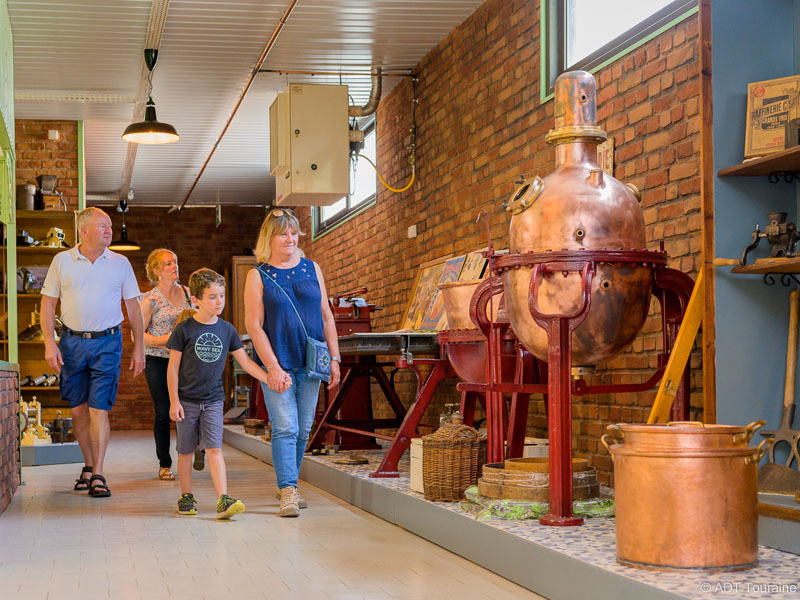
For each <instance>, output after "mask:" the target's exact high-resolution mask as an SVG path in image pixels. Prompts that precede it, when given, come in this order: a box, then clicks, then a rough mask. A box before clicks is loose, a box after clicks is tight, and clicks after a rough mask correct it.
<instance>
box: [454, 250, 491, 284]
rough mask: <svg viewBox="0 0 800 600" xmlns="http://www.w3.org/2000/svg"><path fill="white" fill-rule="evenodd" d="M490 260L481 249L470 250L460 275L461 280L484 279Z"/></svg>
mask: <svg viewBox="0 0 800 600" xmlns="http://www.w3.org/2000/svg"><path fill="white" fill-rule="evenodd" d="M487 262H488V261H487V260H486V259H485V258H484V257H483V255H482V254H481V251H480V250H477V251H476V252H470V253H469V254H467V256H466V258H465V259H464V266H463V267H462V269H461V273H460V274H459V276H458V280H459V281H474V280H476V279H483V272H484V270H486V263H487Z"/></svg>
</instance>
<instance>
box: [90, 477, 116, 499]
mask: <svg viewBox="0 0 800 600" xmlns="http://www.w3.org/2000/svg"><path fill="white" fill-rule="evenodd" d="M95 481H98V482H100V483H95ZM89 495H90V496H91V497H92V498H108V497H109V496H110V495H111V490H110V489H108V484H107V483H106V478H105V477H103V476H102V475H92V478H91V479H90V480H89Z"/></svg>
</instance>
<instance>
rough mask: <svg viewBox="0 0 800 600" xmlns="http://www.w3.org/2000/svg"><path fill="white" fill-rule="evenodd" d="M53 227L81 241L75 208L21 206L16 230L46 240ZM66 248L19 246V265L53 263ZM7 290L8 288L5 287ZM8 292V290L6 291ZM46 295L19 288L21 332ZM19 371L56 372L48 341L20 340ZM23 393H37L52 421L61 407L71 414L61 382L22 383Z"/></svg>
mask: <svg viewBox="0 0 800 600" xmlns="http://www.w3.org/2000/svg"><path fill="white" fill-rule="evenodd" d="M51 227H58V228H59V229H61V230H62V231H63V232H64V236H65V239H64V241H65V242H66V243H67V244H69V246H70V247H74V246H75V244H76V242H77V228H76V223H75V212H74V211H66V212H65V211H56V210H18V211H17V218H16V234H15V235H19V233H20V232H21V231H23V230H24V231H27V232H28V234H30V235H31V236H32V237H33V239H34V240H36V241H39V240H44V239H45V237H46V236H47V232H48V231H49V230H50V228H51ZM63 250H65V248H48V247H43V246H18V247H17V248H16V252H17V268H18V269H19V268H20V267H44V268H46V267H49V266H50V263H51V262H52V260H53V257H54V256H55V255H56V254H58V253H59V252H62V251H63ZM6 282H7V285H9V286H11V285H13V286H16V282H17V277H16V273H10V274H9V276H8V277H7V278H6ZM4 292H5V293H6V294H7V293H8V290H4ZM4 295H5V294H4ZM41 300H42V296H41V294H39V293H27V294H26V293H22V292H17V314H18V318H17V322H18V333H21V332H22V331H24V330H25V329H26V328H27V327H28V326H29V325H30V324H31V314H32V313H33V312H34V310H36V309H40V308H41ZM59 312H60V305H57V306H56V314H59ZM2 343H3V346H4V348H3V354H4V356H6V357H7V356H8V341H7V340H3V342H2ZM18 344H19V361H18V362H19V373H20V380H23V379H24V378H25V377H26V376H27V375H31V376H33V377H37V376H39V375H42V374H43V373H49V374H52V369H51V368H50V367H49V366H48V364H47V361H45V359H44V341H42V340H41V339H38V340H29V341H24V340H19V342H18ZM20 394H21V396H22V397H23V398H25V399H27V400H30V399H31V398H32V397H33V396H36V398H37V400H38V401H39V402H41V404H42V420H43V421H44V422H47V421H51V420H52V419H53V418H55V416H56V413H57V411H58V410H61V413H62V416H63V417H68V416H69V408H68V407H67V403H66V402H64V401H63V400H62V399H61V395H60V392H59V387H58V385H55V386H50V387H43V386H36V387H32V386H22V387H21V388H20Z"/></svg>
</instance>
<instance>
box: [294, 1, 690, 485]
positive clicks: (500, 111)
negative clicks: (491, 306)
mask: <svg viewBox="0 0 800 600" xmlns="http://www.w3.org/2000/svg"><path fill="white" fill-rule="evenodd" d="M539 34H540V32H539V14H538V3H535V2H530V1H528V0H514V1H502V0H489V1H488V2H486V3H485V4H484V5H483V6H481V7H480V8H479V9H478V10H477V11H476V12H475V13H474V14H473V15H471V16H470V17H469V18H468V19H467V20H466V21H465V22H464V23H462V24H461V25H460V26H459V27H458V28H457V29H456V30H454V31H453V32H452V33H451V35H450V36H449V37H448V38H447V39H446V40H444V41H442V43H440V44H439V46H438V47H437V48H434V49H433V50H432V51H431V52H430V53H429V54H428V55H427V56H426V57H425V58H424V59H423V60H422V62H421V63H420V64H419V65H418V66H417V68H416V69H415V72H416V73H417V74H418V75H419V84H418V98H419V104H418V106H417V126H418V130H417V140H416V142H417V147H418V152H417V181H416V182H415V183H414V185H413V186H412V188H411V189H410V190H408V191H406V192H403V193H401V194H394V193H390V192H388V191H387V190H385V189H383V188H382V187H381V186H380V185H379V191H378V203H377V206H375V207H374V208H372V209H370V210H368V211H366V212H364V213H362V214H361V215H359V216H358V217H356V218H354V219H352V220H351V221H349V222H347V223H346V224H344V225H343V226H341V227H340V228H339V229H337V230H335V231H334V232H332V233H331V234H329V235H327V236H324V237H322V238H320V239H319V240H318V241H316V242H314V243H310V242H306V243H305V244H304V245H305V248H306V250H307V252H308V253H309V255H310V256H311V257H312V258H314V259H315V260H317V261H318V262H319V263H320V264H321V266H322V268H323V271H324V273H325V276H326V279H327V281H328V289H329V290H344V289H350V288H353V287H355V286H358V285H366V286H367V287H368V288H369V292H368V294H367V297H368V299H369V300H370V301H371V302H375V303H377V304H378V305H381V306H383V307H384V310H383V311H381V312H379V313H377V316H376V318H375V322H374V324H375V325H377V329H378V330H392V329H396V328H397V327H399V324H400V320H401V318H402V315H403V311H404V309H405V307H406V304H407V302H408V299H409V296H410V294H411V290H412V286H413V283H414V277H415V274H416V271H417V268H418V266H419V264H420V263H422V262H424V261H427V260H430V259H434V258H437V257H439V256H443V255H446V254H452V255H459V254H463V253H466V252H468V251H470V250H474V249H478V248H481V247H484V246H485V245H486V237H485V228H484V227H483V225H481V226H478V225H476V224H475V218H476V216H477V214H478V212H479V211H481V210H484V209H485V210H487V211H489V214H490V216H491V222H492V227H491V232H492V237H493V239H494V242H495V245H496V247H504V246H505V245H506V244H507V240H508V225H509V217H508V216H507V215H506V214H505V213H504V212H502V211H501V210H499V209H498V208H497V206H498V204H499V203H500V202H501V200H502V199H503V198H506V197H508V196H509V195H510V193H511V192H512V190H513V189H514V187H515V186H514V184H513V180H514V179H516V178H517V176H518V175H519V174H524V175H525V176H526V177H527V178H529V179H530V178H531V177H533V176H534V175H540V176H545V175H547V174H548V173H549V172H550V171H552V169H553V166H554V152H553V150H552V149H551V148H548V147H547V146H546V145H545V142H544V135H545V133H546V132H547V131H548V130H549V129H551V128H552V127H553V103H552V101H550V102H546V103H545V104H543V105H542V104H540V101H539ZM697 46H698V22H697V18H696V17H691V18H689V19H688V20H686V21H684V22H682V23H680V24H678V25H676V26H674V27H672V28H671V29H669V30H667V31H666V32H664V33H663V34H661V35H660V36H658V37H657V38H655V39H653V40H651V41H650V42H648V43H647V44H645V45H644V46H642V47H641V48H639V49H637V50H636V51H634V52H633V53H631V54H628V55H626V56H624V57H623V58H621V59H619V60H617V61H616V62H614V63H612V64H611V65H609V66H607V67H605V68H604V69H603V70H601V71H600V72H598V73H596V78H597V81H598V117H599V125H600V126H601V127H602V128H604V129H606V130H607V131H608V133H609V136H610V137H613V139H614V143H615V147H616V152H615V154H616V155H615V173H614V175H615V176H616V177H617V178H618V179H621V180H623V181H624V182H631V183H634V184H635V185H636V186H637V187H639V188H640V189H641V190H642V191H643V193H644V198H643V201H642V208H643V209H644V216H645V221H646V226H647V242H648V248H650V249H656V248H658V244H659V242H660V241H662V240H663V241H664V242H665V245H666V250H667V252H668V253H669V256H670V259H669V266H670V267H673V268H678V269H681V270H683V271H685V272H687V273H690V274H692V275H693V276H695V275H696V268H697V264H698V262H697V261H698V260H699V253H700V200H699V189H700V179H699V150H700V148H699V144H700V139H699V115H698V94H699V78H698V70H699V64H698V58H697V56H698V54H699V53H698V48H697ZM411 97H412V86H411V82H410V81H408V80H404V81H403V82H402V83H401V84H399V85H398V86H397V87H396V88H395V89H394V90H392V92H391V93H390V94H388V95H387V96H385V97H384V98H383V99H382V100H381V103H380V106H379V109H378V114H377V131H378V165H379V167H380V169H381V171H382V173H383V175H384V177H385V178H386V180H387V181H388V182H390V183H391V184H393V185H395V186H397V185H402V184H404V183H405V182H407V181H408V178H409V177H410V173H411V171H410V167H409V164H408V161H407V158H406V156H407V151H406V146H407V144H408V143H409V141H410V136H409V127H410V125H411ZM306 212H307V211H303V214H306ZM410 225H417V231H418V237H417V238H416V239H407V237H406V231H407V228H408V227H409V226H410ZM657 311H658V304H657V302H655V301H654V302H653V308H652V309H651V315H650V316H649V318H648V321H647V323H646V324H645V327H644V330H643V332H642V334H641V335H640V336H639V337H638V338H637V339H636V341H635V342H634V344H633V345H632V346H631V348H629V349H628V350H627V351H626V352H624V353H623V354H621V355H620V356H618V357H617V358H615V359H613V360H612V361H609V362H608V363H607V364H605V365H599V366H598V369H597V372H596V374H595V375H594V376H592V377H591V378H590V379H591V381H590V382H591V383H599V382H604V383H608V382H638V381H641V380H643V379H642V378H644V377H646V375H647V374H648V373H649V372H650V370H651V369H653V368H654V367H655V364H656V352H657V351H658V349H659V348H660V346H661V332H660V328H661V327H660V316H659V314H658V313H657ZM692 366H693V367H696V369H695V371H694V372H693V374H692V399H691V401H692V408H693V413H697V412H698V409H699V407H700V406H701V402H702V401H701V391H700V389H699V386H700V385H701V372H700V370H699V369H697V367H699V366H700V355H699V353H697V352H696V353H695V355H694V356H693V357H692ZM450 393H452V391H451V392H450ZM654 395H655V391H649V392H644V393H639V394H617V395H614V396H611V395H608V396H590V397H584V398H576V399H575V400H574V402H573V419H574V420H573V447H574V449H575V450H576V452H577V453H579V454H588V455H590V456H593V457H594V463H595V465H596V466H597V467H598V469H599V470H600V471H601V478H602V479H603V480H604V481H609V479H610V471H611V468H612V467H611V461H610V459H609V457H608V455H607V453H606V451H605V449H604V448H603V447H602V446H600V445H599V436H600V435H601V432H602V429H603V428H604V426H605V425H606V424H608V423H611V422H618V421H626V422H642V421H644V420H646V417H647V414H648V413H649V410H650V406H651V405H652V401H653V398H654ZM405 400H406V401H408V400H409V397H408V395H407V394H406V397H405ZM437 402H438V403H442V402H443V400H442V399H441V398H439V399H438V401H437ZM533 408H534V410H533V411H532V415H531V417H530V420H529V426H530V427H529V432H530V434H534V435H536V436H539V437H542V436H544V435H546V429H545V427H546V423H545V418H544V408H543V403H542V401H541V400H540V399H539V400H534V401H533ZM429 412H430V413H432V414H429V415H428V417H427V420H428V421H429V422H430V421H431V420H432V419H433V418H435V414H436V413H438V410H437V409H436V407H434V408H433V409H432V410H431V411H429Z"/></svg>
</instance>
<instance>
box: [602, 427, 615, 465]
mask: <svg viewBox="0 0 800 600" xmlns="http://www.w3.org/2000/svg"><path fill="white" fill-rule="evenodd" d="M609 427H612V425H609ZM600 441H601V442H602V443H603V446H605V447H606V450H608V453H609V455H610V456H611V462H614V453H613V452H612V451H611V445H612V444H613V443H614V442H618V441H619V440H618V439H617V438H615V437H614V436H613V435H608V434H607V433H604V434H603V435H602V436H600Z"/></svg>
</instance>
